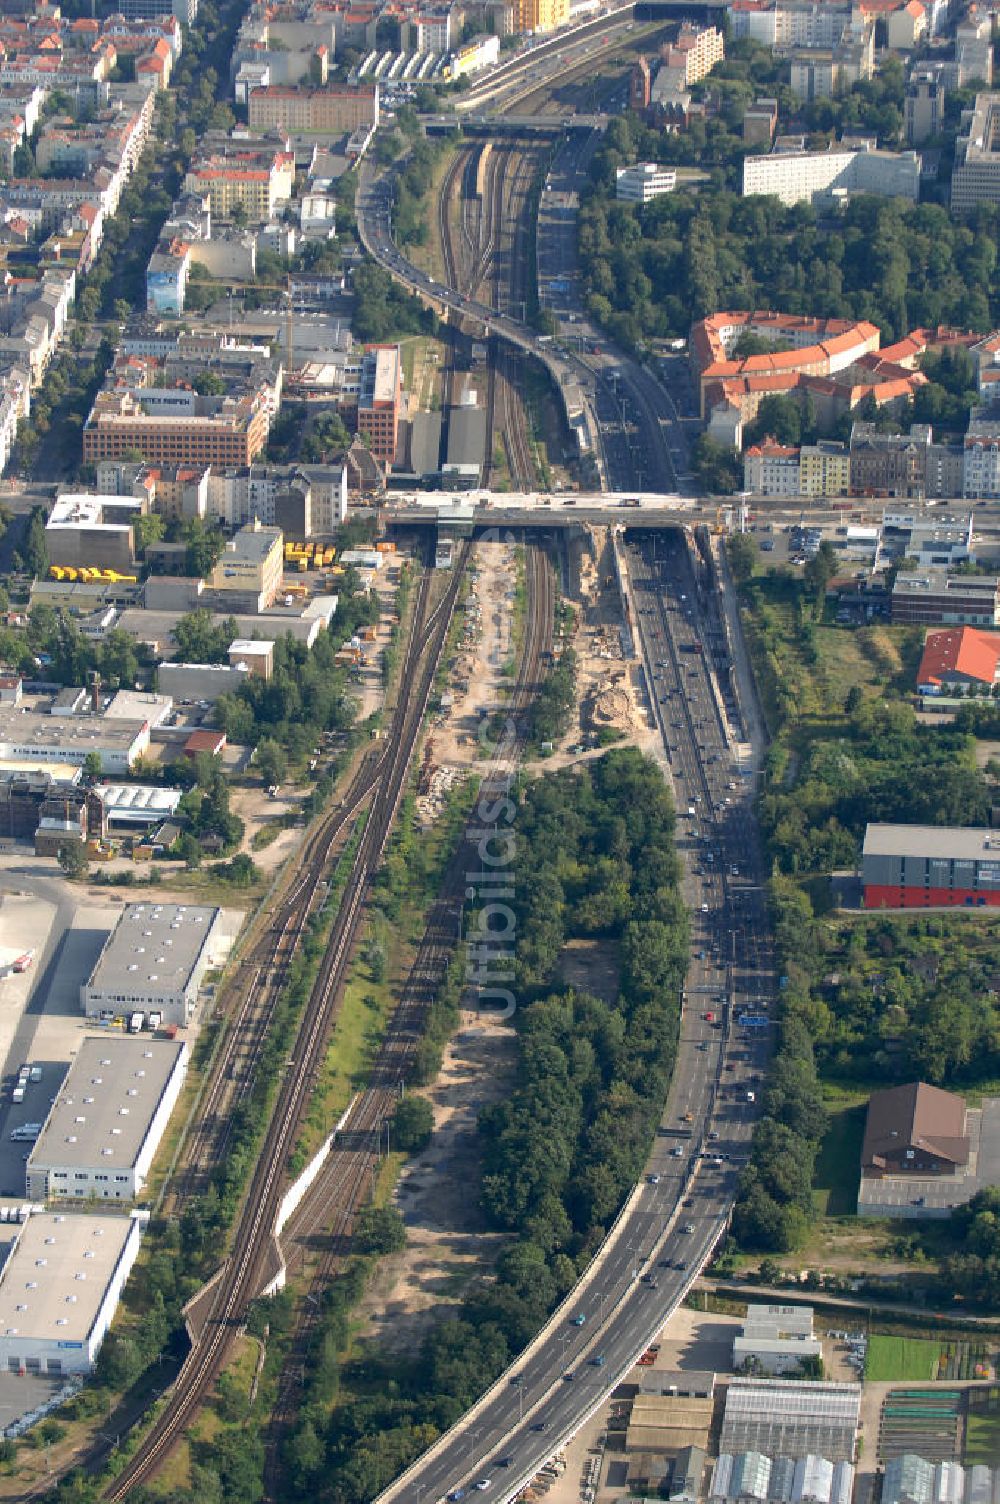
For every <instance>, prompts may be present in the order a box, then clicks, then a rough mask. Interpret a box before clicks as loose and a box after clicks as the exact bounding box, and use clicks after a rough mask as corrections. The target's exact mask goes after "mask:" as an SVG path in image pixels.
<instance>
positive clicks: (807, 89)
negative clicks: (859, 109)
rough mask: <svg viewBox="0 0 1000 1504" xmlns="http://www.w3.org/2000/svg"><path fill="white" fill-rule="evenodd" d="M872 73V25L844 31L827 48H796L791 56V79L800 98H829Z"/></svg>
mask: <svg viewBox="0 0 1000 1504" xmlns="http://www.w3.org/2000/svg"><path fill="white" fill-rule="evenodd" d="M874 73H875V27H874V26H873V25H871V24H869V25H868V26H866V27H865V28H864V29H863V30H862V31H861V32H860V33H854V32H850V31H847V32H845V33H844V35H843V37H842V38H841V40H840V41H839V42H838V43H837V45H836V46H835V47H833V48H830V49H829V50H815V51H813V50H811V49H810V50H806V49H799V50H798V51H796V52H793V54H792V58H791V77H790V83H791V88H792V93H793V94H796V95H797V96H798V98H799V99H803V100H812V99H829V98H831V97H832V96H833V95H834V94H838V93H841V92H845V93H846V91H847V90H848V89H850V88H851V86H852V85H853V84H856V83H861V82H862V81H863V80H865V79H869V78H872V77H873V76H874Z"/></svg>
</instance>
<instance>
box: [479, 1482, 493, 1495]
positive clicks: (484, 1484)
mask: <svg viewBox="0 0 1000 1504" xmlns="http://www.w3.org/2000/svg"><path fill="white" fill-rule="evenodd" d="M476 1487H477V1489H478V1490H479V1492H480V1493H481V1494H484V1493H485V1492H486V1490H487V1489H488V1488H492V1487H493V1479H492V1478H480V1480H479V1482H478V1483H477V1484H476Z"/></svg>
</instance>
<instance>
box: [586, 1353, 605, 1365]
mask: <svg viewBox="0 0 1000 1504" xmlns="http://www.w3.org/2000/svg"><path fill="white" fill-rule="evenodd" d="M606 1362H607V1358H605V1356H604V1354H603V1353H597V1355H596V1356H595V1357H593V1358H591V1360H590V1366H591V1368H603V1367H604V1365H605V1363H606Z"/></svg>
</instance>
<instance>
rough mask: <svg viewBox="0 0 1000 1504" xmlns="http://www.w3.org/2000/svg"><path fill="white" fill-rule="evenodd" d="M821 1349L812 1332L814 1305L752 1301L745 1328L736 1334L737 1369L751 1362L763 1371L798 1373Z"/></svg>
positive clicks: (734, 1361)
mask: <svg viewBox="0 0 1000 1504" xmlns="http://www.w3.org/2000/svg"><path fill="white" fill-rule="evenodd" d="M822 1353H823V1349H822V1347H821V1345H820V1343H819V1342H818V1341H817V1340H816V1338H815V1337H814V1336H813V1312H812V1306H776V1305H749V1306H747V1315H746V1321H745V1322H744V1324H743V1331H742V1333H741V1335H740V1336H738V1337H734V1338H733V1368H734V1369H735V1370H736V1371H737V1372H740V1370H742V1369H744V1368H745V1367H746V1366H747V1365H749V1364H752V1365H753V1366H754V1368H756V1369H757V1370H758V1371H760V1372H762V1373H767V1374H782V1373H795V1372H796V1371H798V1370H800V1369H801V1366H802V1363H803V1362H804V1361H805V1360H806V1359H809V1358H819V1357H822Z"/></svg>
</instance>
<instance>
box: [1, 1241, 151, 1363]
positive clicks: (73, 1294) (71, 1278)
mask: <svg viewBox="0 0 1000 1504" xmlns="http://www.w3.org/2000/svg"><path fill="white" fill-rule="evenodd" d="M147 1221H148V1217H147V1214H146V1213H145V1212H133V1213H132V1215H131V1216H130V1217H123V1216H114V1215H113V1214H106V1215H104V1216H99V1217H95V1216H86V1215H81V1214H80V1213H74V1212H65V1213H61V1212H44V1213H39V1214H38V1215H36V1216H33V1217H29V1218H28V1220H27V1222H25V1223H24V1224H23V1225H22V1226H21V1228H20V1229H19V1230H18V1235H17V1241H16V1242H15V1244H14V1247H13V1249H12V1251H11V1253H10V1255H9V1257H8V1259H7V1262H6V1264H5V1265H4V1267H3V1270H2V1271H0V1371H3V1372H6V1373H35V1374H51V1375H54V1376H59V1375H62V1374H72V1373H81V1374H82V1373H89V1372H90V1370H91V1369H92V1368H93V1366H94V1359H95V1358H96V1357H97V1353H98V1350H99V1348H100V1346H101V1343H102V1342H103V1340H104V1336H105V1333H106V1332H107V1330H108V1327H109V1326H110V1325H111V1319H112V1317H113V1316H114V1314H115V1309H116V1307H117V1305H118V1299H119V1296H120V1295H121V1292H122V1287H123V1286H124V1284H125V1281H126V1280H127V1279H128V1276H129V1271H130V1270H131V1268H132V1265H133V1264H134V1263H135V1260H136V1255H137V1254H138V1252H139V1244H140V1242H141V1241H142V1235H143V1232H144V1231H145V1228H146V1223H147Z"/></svg>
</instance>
